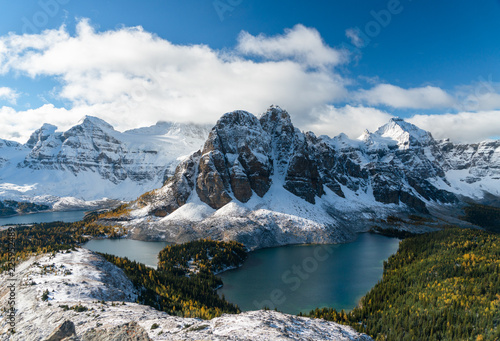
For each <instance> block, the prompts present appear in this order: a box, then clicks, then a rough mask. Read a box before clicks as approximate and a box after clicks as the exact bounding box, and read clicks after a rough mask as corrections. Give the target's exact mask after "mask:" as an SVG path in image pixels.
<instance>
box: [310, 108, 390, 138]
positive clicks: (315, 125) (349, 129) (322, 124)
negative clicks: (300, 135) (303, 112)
mask: <svg viewBox="0 0 500 341" xmlns="http://www.w3.org/2000/svg"><path fill="white" fill-rule="evenodd" d="M392 117H393V115H391V114H389V113H387V112H385V111H382V110H379V109H375V108H369V107H363V106H351V105H346V106H344V107H339V108H337V107H334V106H332V105H325V106H322V107H317V108H315V109H313V110H312V112H311V119H310V120H309V123H305V122H304V124H303V125H302V126H301V128H302V129H305V130H310V131H313V132H314V133H315V134H316V135H328V136H330V137H334V136H337V135H338V134H340V133H344V134H346V135H347V136H349V137H350V138H351V139H356V138H358V137H359V136H360V135H361V134H362V133H363V132H364V130H365V129H368V130H369V131H375V130H377V128H379V127H380V126H382V125H384V124H386V123H387V122H388V121H389V119H390V118H392Z"/></svg>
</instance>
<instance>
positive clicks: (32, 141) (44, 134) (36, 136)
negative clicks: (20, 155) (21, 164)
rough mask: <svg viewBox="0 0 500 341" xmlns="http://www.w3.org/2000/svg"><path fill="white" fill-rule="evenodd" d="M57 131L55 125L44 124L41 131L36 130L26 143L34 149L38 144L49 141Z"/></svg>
mask: <svg viewBox="0 0 500 341" xmlns="http://www.w3.org/2000/svg"><path fill="white" fill-rule="evenodd" d="M56 130H57V127H56V126H55V125H52V124H49V123H44V124H43V125H42V127H41V128H40V129H37V130H35V132H34V133H33V134H31V136H30V138H29V139H28V142H26V146H27V147H29V148H33V147H34V146H35V145H36V144H37V143H39V142H40V143H41V142H43V141H45V140H47V139H48V138H49V136H50V135H52V134H54V133H55V131H56Z"/></svg>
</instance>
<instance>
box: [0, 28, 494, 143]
mask: <svg viewBox="0 0 500 341" xmlns="http://www.w3.org/2000/svg"><path fill="white" fill-rule="evenodd" d="M346 34H347V33H346ZM255 56H257V57H259V58H258V59H259V61H256V60H254V59H253V57H255ZM346 61H347V59H346V55H345V54H344V52H343V51H341V50H337V49H333V48H331V47H329V46H328V45H326V44H325V43H324V41H323V40H322V39H321V36H320V34H319V33H318V32H317V31H316V30H315V29H311V28H306V27H304V26H302V25H296V26H295V27H294V28H292V29H290V30H287V31H285V33H284V34H282V35H277V36H272V37H267V36H263V35H258V36H252V35H250V34H249V33H246V32H243V33H241V35H240V36H239V38H238V45H237V46H236V48H235V49H234V50H229V51H224V52H221V51H218V50H213V49H211V48H210V47H208V46H205V45H189V46H187V45H176V44H172V43H171V42H169V41H167V40H165V39H162V38H160V37H158V36H155V35H154V34H151V33H149V32H146V31H144V30H143V29H142V28H141V27H132V28H126V27H125V28H120V29H117V30H113V31H105V32H96V31H95V30H94V29H93V28H92V26H91V25H90V23H89V22H88V21H86V20H82V21H81V22H80V23H79V24H78V26H77V30H76V34H75V35H71V34H69V33H68V30H67V28H66V27H64V26H62V27H61V28H59V29H57V30H46V31H43V32H41V33H40V34H34V35H15V34H9V35H5V36H1V37H0V76H2V75H3V76H4V77H9V76H11V73H14V74H16V75H18V76H20V77H22V76H23V75H24V76H29V77H34V78H35V77H40V76H41V77H48V78H49V79H51V80H55V81H57V82H60V85H61V86H60V87H59V86H57V87H56V88H55V90H54V95H55V96H56V97H58V98H57V99H59V100H62V101H64V102H65V103H69V107H68V108H67V109H65V108H57V107H55V106H54V105H52V104H47V105H44V106H42V107H40V108H34V109H30V110H16V109H14V108H11V107H8V106H4V107H2V108H0V132H1V134H2V135H1V137H2V138H8V139H14V140H17V141H20V142H25V141H26V140H27V138H28V137H29V135H30V134H31V133H32V132H33V131H34V130H35V129H37V128H39V127H40V126H41V125H42V124H43V123H45V122H48V123H52V124H55V125H57V126H58V127H59V128H60V129H61V130H63V129H67V128H68V127H70V126H72V125H74V124H75V123H76V122H78V120H79V119H80V118H81V117H82V116H84V115H95V116H99V117H101V118H102V119H104V120H106V121H108V122H109V123H110V124H112V125H113V126H115V127H116V128H117V129H118V130H125V129H129V128H134V127H138V126H145V125H149V124H154V123H155V122H157V121H159V120H171V121H180V122H188V121H195V122H200V123H214V122H215V121H216V120H217V119H218V118H219V117H220V116H221V115H222V114H223V113H225V112H228V111H231V110H235V109H244V110H248V111H250V112H253V113H255V114H258V113H260V112H262V111H264V110H265V108H267V107H268V106H269V105H270V104H278V105H280V106H281V107H283V108H285V109H288V110H289V111H290V114H291V115H292V119H293V121H294V123H295V124H297V126H299V127H300V128H302V129H307V130H312V131H314V132H315V133H317V134H327V135H330V136H334V135H337V134H339V133H341V132H344V133H346V134H348V135H349V136H350V137H351V138H356V137H357V136H359V135H360V134H361V133H362V132H363V130H364V129H365V128H367V129H369V130H371V131H373V130H376V129H377V128H378V127H379V126H381V125H383V124H385V123H386V122H387V121H388V120H389V118H390V117H392V115H391V114H389V113H387V112H385V111H383V110H380V109H377V108H370V107H367V105H373V106H377V105H384V106H389V107H393V108H420V109H428V108H432V109H434V108H457V107H460V103H459V102H460V101H458V100H457V99H456V98H465V99H466V100H467V101H468V102H471V101H472V100H474V99H475V100H476V101H477V108H478V109H475V108H464V109H463V110H462V111H470V110H483V112H478V113H475V114H474V113H466V112H464V113H461V114H457V115H441V116H435V115H428V116H424V115H419V116H415V117H413V118H412V122H414V123H416V124H417V125H421V126H422V128H424V129H427V130H430V131H431V132H432V133H433V134H434V135H435V136H437V137H446V136H450V137H451V138H453V139H454V140H457V141H478V140H482V139H485V138H487V137H489V136H494V135H499V134H500V132H498V131H497V132H495V131H494V130H495V129H494V128H495V127H498V126H500V124H499V123H498V117H499V116H500V115H499V112H498V111H485V109H491V108H498V105H499V103H500V95H498V92H491V91H484V89H483V88H481V89H480V90H477V91H475V92H472V90H471V91H470V92H469V94H468V95H467V93H465V95H460V96H457V94H455V98H454V97H452V96H451V95H449V94H448V93H447V92H445V91H444V90H442V89H440V88H437V87H431V86H428V87H421V88H410V89H403V88H400V87H397V86H394V85H390V84H379V81H378V80H375V81H376V82H375V85H374V86H373V88H371V89H369V90H358V91H356V90H354V91H353V92H351V95H350V96H348V91H347V90H346V88H345V87H346V86H347V84H349V82H350V81H349V80H348V79H346V78H343V77H342V76H341V75H340V74H339V73H338V72H337V71H336V69H335V67H336V66H338V65H339V64H341V63H344V62H346ZM377 84H378V85H377ZM488 89H489V88H488ZM467 96H469V97H467ZM18 97H19V94H18V93H17V92H16V91H14V90H12V89H10V88H0V100H7V101H9V102H10V103H11V104H12V106H13V105H14V104H15V103H16V99H18ZM348 97H350V98H351V99H352V103H351V104H352V105H346V106H341V107H338V106H334V105H333V104H334V103H339V102H342V101H345V99H346V98H348ZM464 101H465V100H464ZM361 103H362V104H363V105H360V104H361ZM452 127H453V128H452ZM497 130H498V129H497Z"/></svg>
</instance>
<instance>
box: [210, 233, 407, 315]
mask: <svg viewBox="0 0 500 341" xmlns="http://www.w3.org/2000/svg"><path fill="white" fill-rule="evenodd" d="M398 246H399V239H396V238H389V237H384V236H380V235H377V234H371V233H363V234H359V235H358V238H357V239H356V241H354V242H352V243H347V244H335V245H297V246H284V247H277V248H269V249H262V250H257V251H254V252H251V253H250V254H249V257H248V259H247V260H246V262H245V263H244V264H243V266H242V267H240V268H238V269H235V270H230V271H227V272H224V273H222V274H220V277H222V281H223V282H224V286H223V287H222V288H221V289H219V290H218V292H219V294H220V295H222V294H223V295H224V296H225V297H226V299H227V300H228V301H230V302H232V303H236V304H238V306H239V307H240V309H241V310H243V311H248V310H257V309H261V308H263V307H264V306H266V307H268V308H271V309H274V308H277V309H278V310H279V311H282V312H285V313H289V314H298V313H299V312H309V311H310V310H312V309H314V308H316V307H320V308H321V307H333V308H336V309H337V310H339V311H340V310H341V309H345V310H351V309H353V308H354V307H355V306H356V305H357V304H358V301H359V299H360V298H361V297H363V296H364V295H365V294H366V293H367V292H368V291H369V290H370V289H371V288H372V287H373V286H374V285H375V284H377V282H378V281H379V280H380V279H381V278H382V273H383V262H384V261H385V260H387V259H388V258H389V257H390V256H391V255H392V254H394V253H396V251H397V249H398Z"/></svg>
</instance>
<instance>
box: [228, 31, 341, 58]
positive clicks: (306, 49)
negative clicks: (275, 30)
mask: <svg viewBox="0 0 500 341" xmlns="http://www.w3.org/2000/svg"><path fill="white" fill-rule="evenodd" d="M237 49H238V50H239V51H240V52H242V53H244V54H247V55H254V56H259V57H264V58H266V59H268V60H286V59H290V60H295V61H298V62H300V63H301V64H304V65H307V66H309V67H325V66H335V65H338V64H341V63H344V62H346V61H347V58H346V54H345V51H341V50H336V49H333V48H331V47H329V46H328V45H326V44H325V43H324V42H323V40H322V39H321V36H320V34H319V32H318V31H317V30H315V29H313V28H308V27H305V26H303V25H300V24H299V25H295V26H294V27H293V29H288V30H286V31H285V34H283V35H278V36H275V37H267V36H265V35H263V34H260V35H258V36H253V35H251V34H250V33H248V32H244V31H243V32H241V33H240V36H239V38H238V46H237Z"/></svg>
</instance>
